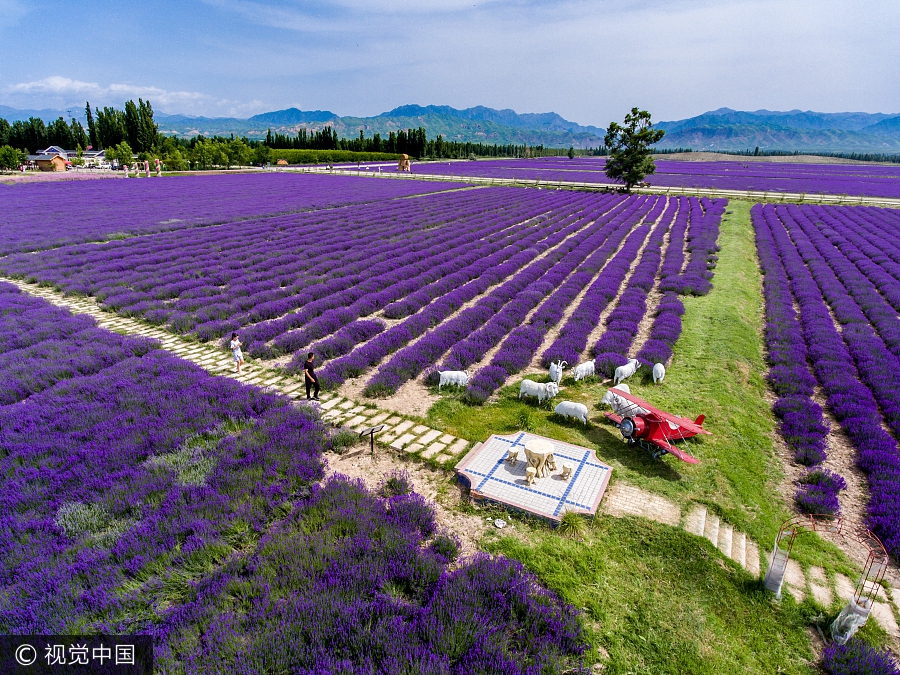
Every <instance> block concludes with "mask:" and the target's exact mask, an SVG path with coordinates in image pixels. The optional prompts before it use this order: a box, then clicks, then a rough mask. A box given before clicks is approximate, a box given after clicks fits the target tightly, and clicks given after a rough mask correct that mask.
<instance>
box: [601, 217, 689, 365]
mask: <svg viewBox="0 0 900 675" xmlns="http://www.w3.org/2000/svg"><path fill="white" fill-rule="evenodd" d="M677 208H678V204H677V202H676V201H675V200H673V201H672V202H671V203H670V205H669V208H668V209H667V212H666V213H665V214H664V215H663V217H662V218H661V219H660V221H659V222H658V223H656V224H655V225H654V227H653V229H652V230H651V231H650V237H649V238H648V240H647V243H646V245H645V246H644V251H643V253H642V254H641V258H640V260H638V262H637V265H636V266H635V268H634V272H632V274H631V277H630V278H629V279H628V283H627V284H626V286H625V288H624V290H623V291H622V293H621V295H620V296H619V302H618V303H617V304H616V306H615V308H614V309H613V310H612V312H610V314H609V316H608V317H607V318H606V330H605V331H604V333H603V335H601V336H600V339H599V340H597V342H596V343H595V344H594V347H593V354H594V367H595V369H596V371H597V372H598V373H602V374H603V375H605V376H607V377H611V376H612V374H613V373H614V372H615V369H616V368H617V367H619V366H621V365H624V364H625V362H626V361H627V360H628V351H629V349H630V348H631V343H632V341H633V340H634V338H635V336H636V335H637V333H638V328H639V326H640V323H641V320H642V319H643V318H644V315H645V314H646V313H647V296H648V295H649V293H650V291H651V290H652V289H653V286H654V284H655V283H656V273H657V271H658V270H659V265H660V263H661V262H662V244H663V240H664V239H665V236H666V232H667V231H668V229H669V226H670V225H671V224H672V217H673V216H674V212H675V210H676V209H677ZM670 245H671V240H670ZM676 246H677V244H676Z"/></svg>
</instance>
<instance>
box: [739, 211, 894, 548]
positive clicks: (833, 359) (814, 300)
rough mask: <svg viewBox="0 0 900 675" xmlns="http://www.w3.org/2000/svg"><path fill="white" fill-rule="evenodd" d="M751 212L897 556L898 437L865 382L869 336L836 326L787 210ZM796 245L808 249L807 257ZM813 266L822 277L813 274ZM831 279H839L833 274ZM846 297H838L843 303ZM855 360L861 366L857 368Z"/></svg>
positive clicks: (879, 530)
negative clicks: (781, 273) (768, 240)
mask: <svg viewBox="0 0 900 675" xmlns="http://www.w3.org/2000/svg"><path fill="white" fill-rule="evenodd" d="M752 215H753V222H754V225H755V226H756V227H757V229H759V230H761V231H763V232H766V231H768V232H769V233H770V236H771V237H772V240H773V241H774V247H775V251H776V252H777V253H778V255H779V257H780V258H781V261H782V264H783V265H784V269H785V271H786V273H787V276H788V279H789V280H790V283H791V292H792V293H793V296H794V299H795V300H796V302H797V304H798V305H799V308H800V314H801V316H802V317H803V322H802V326H803V333H804V338H805V340H806V345H807V350H808V352H807V354H808V361H809V363H810V365H811V366H812V369H813V372H814V373H815V375H816V379H817V380H818V382H819V384H820V385H821V386H822V389H823V390H824V392H825V395H826V397H827V404H828V407H829V409H830V410H831V412H832V413H833V414H834V416H835V418H836V419H837V420H838V422H839V423H840V424H841V427H842V428H843V429H844V431H845V432H846V433H847V435H848V436H849V438H850V440H851V442H852V443H853V445H854V446H855V447H856V449H857V451H858V452H857V464H858V466H859V467H860V468H861V469H862V470H863V472H864V473H865V474H866V476H867V478H868V482H869V493H870V501H869V517H868V524H869V526H870V527H871V528H872V530H873V532H875V533H876V534H877V535H878V536H879V537H880V538H881V540H882V541H883V542H884V544H885V547H886V548H887V549H888V551H889V552H891V553H892V555H895V556H896V555H898V553H900V501H898V500H897V498H896V495H897V494H900V450H898V446H897V441H896V440H895V439H894V438H893V437H892V436H891V435H890V434H888V433H887V432H886V431H885V430H884V429H883V428H882V421H883V417H882V415H881V414H880V411H879V408H878V403H877V402H876V399H875V397H874V396H873V392H872V391H871V390H870V389H869V387H868V386H867V383H866V382H865V379H866V372H867V371H868V368H869V366H870V364H871V363H872V358H871V355H870V354H868V353H866V349H867V347H869V346H870V341H869V340H858V339H857V337H859V333H858V332H855V331H854V330H852V329H851V328H848V329H846V330H844V331H841V332H840V333H839V332H838V330H837V328H836V327H835V322H834V320H833V319H832V316H831V314H830V312H829V305H828V303H827V301H826V298H825V296H824V293H828V294H830V295H833V296H837V295H838V294H837V292H836V289H835V288H829V289H825V288H822V287H821V286H820V283H821V281H825V282H826V283H829V280H828V279H826V278H825V275H824V274H823V272H824V270H823V269H822V265H821V264H819V262H820V261H817V260H816V258H815V256H814V255H813V254H812V253H813V250H811V249H812V248H813V247H812V245H811V244H809V243H808V241H803V239H802V237H801V236H800V235H802V232H800V228H799V226H797V225H796V224H794V223H793V221H792V220H791V219H790V217H789V216H790V212H789V211H787V210H785V209H780V210H778V211H776V209H775V207H772V206H762V205H757V206H754V207H753V210H752ZM781 218H784V221H785V222H782V220H781ZM787 228H790V234H789V231H788V229H787ZM798 232H799V234H798ZM800 248H802V249H803V250H804V251H805V252H806V254H807V258H806V260H805V259H804V257H803V256H801V254H800V252H799V250H798V249H800ZM807 261H809V262H810V263H812V265H811V266H809V265H808V264H807ZM813 268H815V269H816V270H817V272H818V273H819V274H820V280H817V279H816V278H814V275H813V271H812V270H813ZM830 283H832V284H833V285H834V286H837V285H839V282H836V281H835V280H834V279H833V278H832V280H831V282H830ZM849 303H850V301H849V300H844V301H843V302H842V304H844V305H847V306H849ZM832 309H834V307H832ZM842 311H843V308H842ZM882 348H883V347H882ZM891 358H893V357H891ZM858 364H862V365H863V366H864V369H863V370H860V369H858V368H857V365H858ZM861 380H862V381H861Z"/></svg>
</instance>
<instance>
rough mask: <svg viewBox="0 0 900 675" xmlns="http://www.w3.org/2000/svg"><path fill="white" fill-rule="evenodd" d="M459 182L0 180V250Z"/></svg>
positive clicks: (276, 176) (241, 177)
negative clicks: (17, 182)
mask: <svg viewBox="0 0 900 675" xmlns="http://www.w3.org/2000/svg"><path fill="white" fill-rule="evenodd" d="M462 186H463V185H462V184H453V183H446V184H444V183H439V184H429V183H421V182H416V181H409V182H407V181H402V182H401V181H373V180H368V179H365V178H355V177H351V176H320V175H315V174H304V175H299V174H292V173H281V172H279V173H274V172H273V173H261V174H231V175H224V174H214V175H207V176H172V177H166V178H143V179H131V180H124V179H123V180H95V181H66V182H57V183H41V184H30V185H15V186H11V187H10V186H3V185H0V204H2V208H0V254H5V253H12V252H15V251H32V250H37V249H46V248H52V247H54V246H59V245H62V244H72V243H79V242H88V241H103V240H106V239H110V238H113V239H115V238H123V237H124V236H126V235H134V234H147V233H150V232H162V231H166V230H177V229H181V228H185V227H191V226H194V225H209V224H213V223H228V222H233V221H237V220H245V219H247V218H252V217H259V216H266V215H274V214H279V213H289V212H293V211H308V210H312V209H320V208H326V207H334V206H342V205H346V204H359V203H364V202H373V201H382V200H390V199H394V198H396V197H406V196H410V195H417V194H426V193H430V192H437V191H440V190H446V189H449V188H454V187H462Z"/></svg>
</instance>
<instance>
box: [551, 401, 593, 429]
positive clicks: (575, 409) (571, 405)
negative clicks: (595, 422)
mask: <svg viewBox="0 0 900 675" xmlns="http://www.w3.org/2000/svg"><path fill="white" fill-rule="evenodd" d="M553 412H555V413H556V414H557V415H560V416H561V417H574V418H575V419H579V420H581V422H582V424H587V416H588V409H587V406H586V405H584V404H583V403H575V402H574V401H560V403H559V405H557V406H556V407H555V408H554V409H553Z"/></svg>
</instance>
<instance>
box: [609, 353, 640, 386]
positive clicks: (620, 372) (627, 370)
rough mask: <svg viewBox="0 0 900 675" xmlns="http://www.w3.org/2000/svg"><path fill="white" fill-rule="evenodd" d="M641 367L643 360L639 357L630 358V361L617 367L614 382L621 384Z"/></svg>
mask: <svg viewBox="0 0 900 675" xmlns="http://www.w3.org/2000/svg"><path fill="white" fill-rule="evenodd" d="M640 367H641V362H640V361H638V360H637V359H628V363H626V364H625V365H624V366H619V367H618V368H616V373H615V377H614V378H613V380H614V381H613V384H619V382H621V381H622V380H624V379H626V378H629V377H631V376H632V375H634V374H635V373H636V372H637V369H638V368H640Z"/></svg>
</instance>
